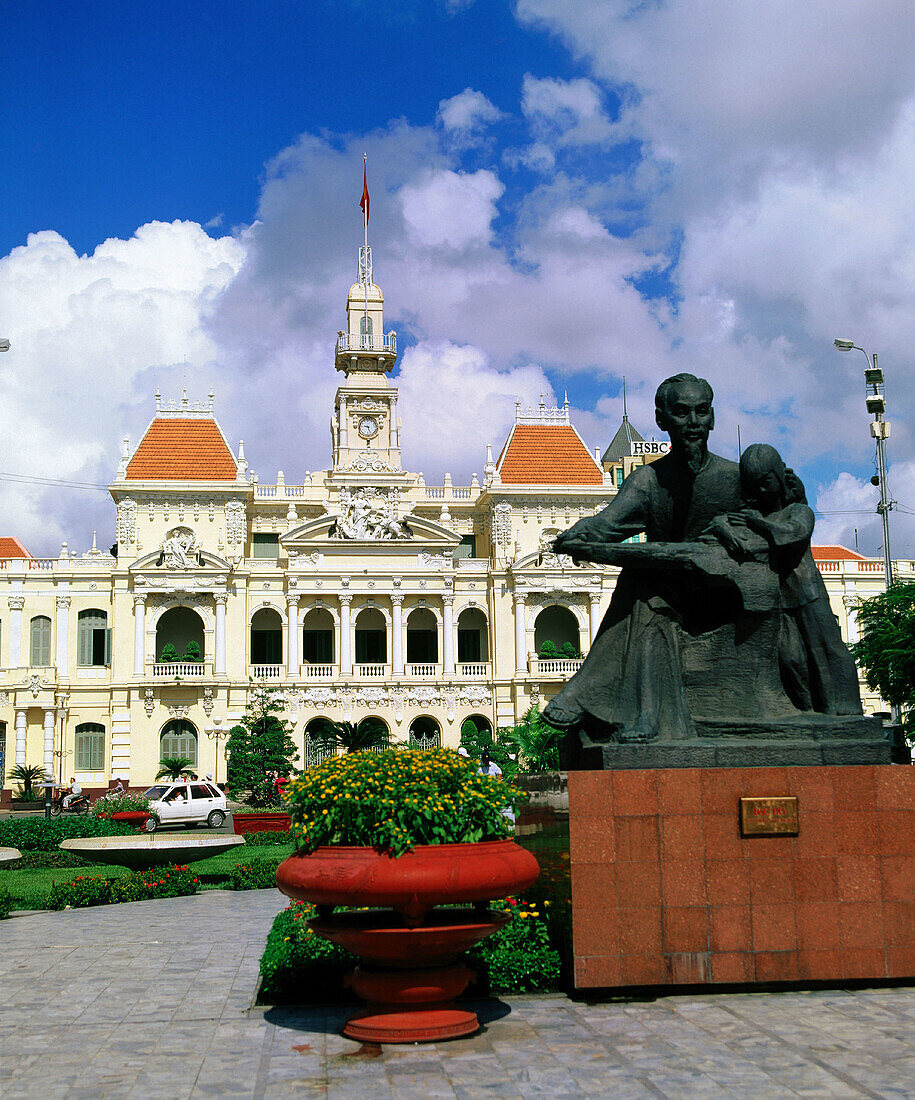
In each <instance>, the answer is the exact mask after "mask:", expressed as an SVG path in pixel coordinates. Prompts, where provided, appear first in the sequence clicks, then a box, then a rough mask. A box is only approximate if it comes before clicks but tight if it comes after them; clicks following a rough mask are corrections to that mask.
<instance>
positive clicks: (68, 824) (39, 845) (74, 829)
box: [0, 817, 136, 852]
mask: <svg viewBox="0 0 915 1100" xmlns="http://www.w3.org/2000/svg"><path fill="white" fill-rule="evenodd" d="M135 831H136V830H135V829H134V828H133V827H132V826H131V825H127V824H125V823H123V822H120V821H108V820H106V819H104V818H98V817H59V818H52V819H51V820H50V821H46V820H45V818H43V817H29V818H26V819H24V820H22V821H20V820H19V819H18V818H7V819H6V820H4V821H0V847H4V848H18V849H19V850H20V851H21V852H25V851H30V852H53V851H55V850H56V849H57V848H58V846H59V844H60V842H61V841H62V840H69V839H70V838H71V837H83V836H130V835H131V834H133V833H134V832H135Z"/></svg>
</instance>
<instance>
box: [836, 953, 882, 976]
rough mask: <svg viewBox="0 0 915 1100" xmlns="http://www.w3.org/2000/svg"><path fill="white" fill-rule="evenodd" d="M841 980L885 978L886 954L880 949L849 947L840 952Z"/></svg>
mask: <svg viewBox="0 0 915 1100" xmlns="http://www.w3.org/2000/svg"><path fill="white" fill-rule="evenodd" d="M842 977H843V978H885V977H887V973H886V952H885V950H884V948H882V947H850V948H846V949H845V950H844V951H843V952H842Z"/></svg>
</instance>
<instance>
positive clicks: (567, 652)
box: [559, 642, 581, 661]
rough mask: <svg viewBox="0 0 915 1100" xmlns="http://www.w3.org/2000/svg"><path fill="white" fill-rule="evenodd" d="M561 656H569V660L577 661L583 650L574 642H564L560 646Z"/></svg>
mask: <svg viewBox="0 0 915 1100" xmlns="http://www.w3.org/2000/svg"><path fill="white" fill-rule="evenodd" d="M559 656H560V657H568V658H569V660H572V661H577V660H578V659H579V658H580V657H581V650H580V649H579V648H578V646H577V645H574V644H573V643H572V642H563V643H562V645H561V646H560V647H559Z"/></svg>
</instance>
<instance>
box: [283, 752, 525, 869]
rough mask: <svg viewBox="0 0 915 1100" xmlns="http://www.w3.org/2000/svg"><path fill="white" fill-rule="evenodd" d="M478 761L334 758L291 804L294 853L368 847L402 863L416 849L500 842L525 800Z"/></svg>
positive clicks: (300, 784) (435, 755) (305, 779)
mask: <svg viewBox="0 0 915 1100" xmlns="http://www.w3.org/2000/svg"><path fill="white" fill-rule="evenodd" d="M523 797H524V796H523V795H522V794H521V792H520V791H518V790H517V789H516V788H514V787H512V786H511V785H510V784H508V783H506V782H505V781H504V780H502V779H499V778H497V777H495V776H488V775H479V774H478V765H477V763H476V761H474V760H469V759H467V758H466V757H463V756H459V755H458V754H457V753H456V752H453V751H452V750H451V749H430V750H428V751H426V750H423V749H402V750H389V751H387V752H377V753H376V752H356V753H348V754H347V755H345V756H332V757H328V758H327V759H326V760H323V761H322V762H321V763H320V764H317V765H316V766H315V767H313V768H309V769H308V770H307V771H305V772H302V773H301V774H300V775H297V776H296V777H295V779H293V780H292V782H291V783H290V784H289V787H288V790H287V792H286V802H287V806H288V808H289V812H290V814H291V816H292V833H293V835H294V837H295V842H296V845H297V846H298V847H299V848H301V849H304V850H305V851H307V852H310V851H314V849H315V848H317V847H318V846H319V845H322V844H347V845H367V846H371V847H374V848H377V849H378V850H379V851H388V852H390V853H391V854H392V855H395V856H399V855H402V854H403V853H404V852H406V851H409V850H410V849H411V848H412V847H413V846H414V845H416V844H459V843H474V842H476V841H480V840H499V839H502V838H503V837H507V836H508V835H509V834H510V833H511V828H512V827H511V824H510V823H509V821H508V819H507V818H505V817H504V816H503V814H502V811H503V810H504V809H506V808H511V809H516V808H517V807H518V806H519V805H520V803H521V802H522V800H523Z"/></svg>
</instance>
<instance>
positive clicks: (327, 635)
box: [302, 607, 334, 665]
mask: <svg viewBox="0 0 915 1100" xmlns="http://www.w3.org/2000/svg"><path fill="white" fill-rule="evenodd" d="M302 660H303V661H305V662H306V663H307V664H310V665H332V664H333V663H334V617H333V615H331V613H330V612H329V611H328V610H327V608H326V607H313V608H312V609H311V610H310V611H309V612H308V614H307V615H306V616H305V619H304V621H303V623H302Z"/></svg>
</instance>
